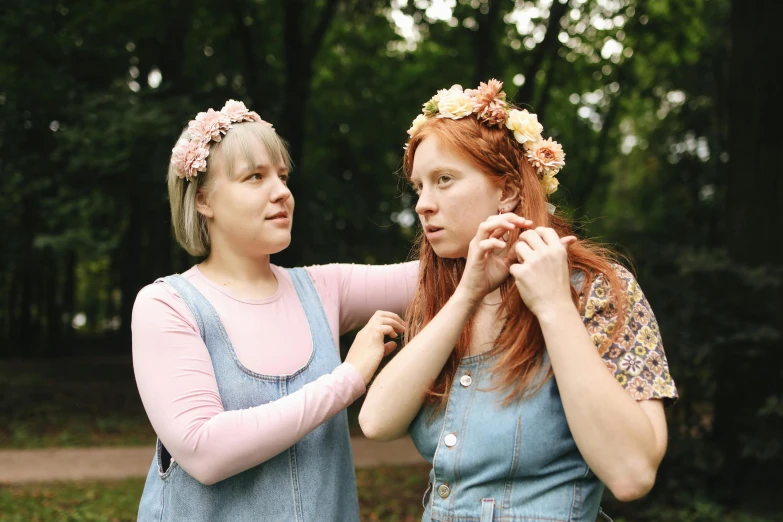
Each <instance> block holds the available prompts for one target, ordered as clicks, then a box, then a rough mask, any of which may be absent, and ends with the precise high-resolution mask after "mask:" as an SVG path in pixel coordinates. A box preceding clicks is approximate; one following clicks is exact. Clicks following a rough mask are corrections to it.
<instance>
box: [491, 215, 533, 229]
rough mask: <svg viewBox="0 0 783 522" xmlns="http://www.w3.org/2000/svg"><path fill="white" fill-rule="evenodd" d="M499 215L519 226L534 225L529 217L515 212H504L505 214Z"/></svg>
mask: <svg viewBox="0 0 783 522" xmlns="http://www.w3.org/2000/svg"><path fill="white" fill-rule="evenodd" d="M498 217H500V218H502V219H507V220H509V221H510V222H511V223H514V224H515V225H517V226H518V227H528V228H529V227H531V226H533V221H532V220H530V219H527V218H526V217H523V216H519V215H517V214H514V213H513V212H504V213H503V214H499V215H498Z"/></svg>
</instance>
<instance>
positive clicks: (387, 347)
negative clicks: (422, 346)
mask: <svg viewBox="0 0 783 522" xmlns="http://www.w3.org/2000/svg"><path fill="white" fill-rule="evenodd" d="M395 348H397V343H395V342H394V341H389V342H388V343H386V344H384V345H383V356H384V357H386V356H387V355H389V354H390V353H392V352H393V351H394V349H395Z"/></svg>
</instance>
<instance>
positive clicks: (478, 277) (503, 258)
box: [457, 212, 533, 302]
mask: <svg viewBox="0 0 783 522" xmlns="http://www.w3.org/2000/svg"><path fill="white" fill-rule="evenodd" d="M532 225H533V222H532V221H530V220H529V219H525V218H523V217H520V216H518V215H516V214H514V213H511V212H509V213H506V214H499V215H497V216H490V217H489V218H488V219H487V220H486V221H484V222H483V223H481V225H479V228H478V231H477V232H476V235H475V237H474V238H473V239H472V240H471V241H470V246H469V247H468V256H467V260H466V261H467V262H466V264H465V271H464V272H463V274H462V279H461V280H460V283H459V286H458V288H457V289H458V291H461V292H463V293H464V294H465V295H466V297H468V299H470V300H471V301H472V302H479V301H480V300H481V299H483V298H484V296H486V295H487V294H488V293H490V292H492V291H493V290H495V289H496V288H497V287H498V286H500V284H501V283H502V282H503V281H505V280H506V278H507V277H508V274H509V267H510V266H511V265H512V264H514V263H515V262H516V261H517V256H516V252H515V251H514V248H513V245H509V244H508V243H506V242H505V241H503V240H502V239H501V237H502V236H504V235H505V234H506V232H510V231H512V230H514V229H517V228H525V227H530V226H532Z"/></svg>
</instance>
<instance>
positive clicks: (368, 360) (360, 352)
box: [345, 310, 405, 384]
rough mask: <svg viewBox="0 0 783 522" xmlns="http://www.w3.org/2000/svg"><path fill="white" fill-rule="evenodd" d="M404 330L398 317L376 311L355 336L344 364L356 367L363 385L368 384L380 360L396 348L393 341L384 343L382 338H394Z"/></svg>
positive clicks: (391, 313) (403, 325) (390, 313)
mask: <svg viewBox="0 0 783 522" xmlns="http://www.w3.org/2000/svg"><path fill="white" fill-rule="evenodd" d="M404 330H405V324H404V323H403V321H402V319H400V316H399V315H397V314H395V313H393V312H384V311H383V310H378V311H377V312H375V314H373V316H372V317H371V318H370V320H369V321H368V322H367V324H366V325H365V326H364V328H362V329H361V330H360V331H359V333H357V334H356V338H355V339H354V341H353V344H352V345H351V349H350V350H348V355H346V356H345V362H347V363H351V364H352V365H353V366H354V367H356V369H357V370H359V373H361V374H362V377H363V378H364V383H365V384H368V383H369V382H370V380H371V379H372V377H373V375H375V372H376V371H377V370H378V365H380V364H381V360H382V359H383V358H384V357H386V356H387V355H389V354H390V353H391V352H392V351H393V350H394V349H395V348H396V347H397V343H395V342H394V341H389V342H387V343H384V342H383V337H384V336H385V335H388V336H389V337H395V338H396V337H397V335H398V334H400V333H402V332H403V331H404Z"/></svg>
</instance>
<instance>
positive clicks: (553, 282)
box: [509, 227, 576, 318]
mask: <svg viewBox="0 0 783 522" xmlns="http://www.w3.org/2000/svg"><path fill="white" fill-rule="evenodd" d="M574 242H576V237H574V236H566V237H563V238H560V237H559V236H558V235H557V232H555V231H554V230H553V229H551V228H549V227H538V228H536V229H533V230H525V231H524V232H522V234H520V236H519V240H518V241H517V243H516V245H515V246H514V253H515V254H516V257H517V261H518V263H515V264H513V265H512V266H511V267H510V269H509V271H510V273H511V275H512V276H513V277H514V281H515V283H516V287H517V290H518V291H519V295H520V296H521V297H522V300H523V301H524V302H525V304H526V305H527V307H528V308H529V309H530V311H531V312H533V314H535V316H536V317H538V318H541V317H542V315H543V314H546V313H550V312H553V311H554V312H555V313H556V311H557V310H563V309H564V308H563V307H564V306H566V307H567V306H573V301H572V300H571V274H570V273H569V271H568V252H567V250H566V249H567V248H568V246H570V245H571V244H573V243H574Z"/></svg>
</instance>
